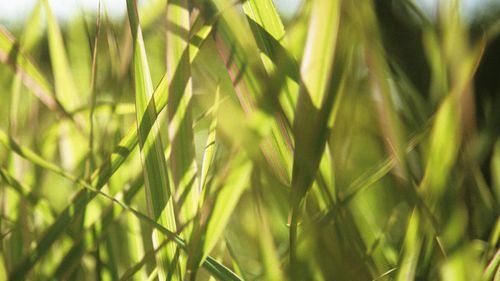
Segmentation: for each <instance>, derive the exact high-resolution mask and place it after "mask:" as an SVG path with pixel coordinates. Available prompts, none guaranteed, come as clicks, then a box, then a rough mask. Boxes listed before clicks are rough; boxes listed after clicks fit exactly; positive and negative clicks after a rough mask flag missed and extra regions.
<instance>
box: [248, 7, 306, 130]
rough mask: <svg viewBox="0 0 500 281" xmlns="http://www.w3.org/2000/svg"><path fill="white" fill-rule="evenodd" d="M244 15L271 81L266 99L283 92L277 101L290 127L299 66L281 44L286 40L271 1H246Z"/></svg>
mask: <svg viewBox="0 0 500 281" xmlns="http://www.w3.org/2000/svg"><path fill="white" fill-rule="evenodd" d="M243 11H244V12H245V14H246V16H247V21H248V23H249V25H250V28H251V29H252V32H253V34H254V38H255V40H256V42H257V45H258V46H259V49H260V51H261V52H262V54H261V56H262V60H263V63H264V66H265V68H266V71H267V72H268V73H269V75H270V76H271V77H272V79H273V83H272V86H270V89H269V90H268V95H269V96H270V97H271V95H272V94H273V92H276V91H281V92H282V93H281V94H280V96H279V100H280V102H281V106H282V107H283V111H284V114H285V116H286V118H287V119H288V122H290V123H292V122H293V111H294V108H295V105H296V102H297V95H298V81H299V75H300V74H299V66H298V63H297V62H296V61H295V59H294V58H293V57H292V56H291V55H290V54H289V52H288V50H286V48H285V47H284V46H283V44H282V42H283V41H284V39H285V28H284V26H283V23H282V22H281V19H280V17H279V15H278V12H277V11H276V8H275V6H274V4H273V2H272V1H270V0H250V1H245V3H244V4H243Z"/></svg>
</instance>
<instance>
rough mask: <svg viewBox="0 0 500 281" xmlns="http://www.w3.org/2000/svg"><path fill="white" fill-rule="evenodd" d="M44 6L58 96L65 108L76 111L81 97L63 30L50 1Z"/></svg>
mask: <svg viewBox="0 0 500 281" xmlns="http://www.w3.org/2000/svg"><path fill="white" fill-rule="evenodd" d="M43 4H44V8H45V14H46V16H47V30H48V37H49V39H48V41H49V51H50V60H51V63H52V68H53V73H54V81H55V86H56V95H57V96H58V98H59V100H60V101H61V103H62V104H63V105H64V107H66V108H69V109H74V108H76V106H77V105H78V104H79V96H78V91H77V89H76V86H75V82H74V80H73V75H71V68H70V67H69V63H68V58H67V55H66V49H65V47H64V43H63V38H62V34H61V30H60V28H59V25H58V23H57V20H56V18H55V17H54V15H53V14H52V11H51V9H50V6H49V2H48V0H43Z"/></svg>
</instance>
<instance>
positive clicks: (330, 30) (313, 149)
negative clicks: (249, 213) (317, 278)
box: [289, 1, 342, 275]
mask: <svg viewBox="0 0 500 281" xmlns="http://www.w3.org/2000/svg"><path fill="white" fill-rule="evenodd" d="M312 5H313V7H312V10H311V15H310V17H311V18H310V22H309V31H308V39H307V45H306V47H305V53H304V57H303V59H302V65H301V77H302V84H301V88H300V93H299V99H298V102H297V109H296V115H295V121H294V136H295V154H294V159H293V170H292V190H291V199H290V200H291V201H290V220H291V221H290V238H289V239H290V264H291V265H290V266H291V272H290V273H291V274H292V275H293V274H294V272H293V271H294V270H296V269H297V268H295V267H296V266H297V265H296V262H297V261H296V258H297V257H296V242H297V223H298V212H299V209H300V205H301V202H302V200H303V198H304V196H305V195H306V192H307V190H308V189H309V188H310V187H311V185H312V183H313V181H314V178H315V176H316V173H317V170H318V166H319V163H320V160H321V155H322V154H323V151H324V147H325V143H326V139H327V135H328V132H329V128H328V121H329V119H330V114H331V112H332V109H333V100H334V95H335V94H336V93H335V90H336V89H334V88H333V87H334V85H333V84H334V82H330V80H331V77H332V71H333V64H334V54H335V49H336V41H337V31H338V27H339V21H340V6H341V1H315V2H313V4H312ZM341 75H342V72H340V71H339V73H337V75H336V77H338V78H337V79H339V80H338V81H340V78H339V76H341ZM338 81H337V82H338Z"/></svg>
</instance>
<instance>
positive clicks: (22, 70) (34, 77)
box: [0, 26, 72, 119]
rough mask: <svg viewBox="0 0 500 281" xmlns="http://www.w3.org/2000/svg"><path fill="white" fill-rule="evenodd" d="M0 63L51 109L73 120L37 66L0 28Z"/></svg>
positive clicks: (5, 31) (13, 39) (0, 27)
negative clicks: (14, 73) (17, 76)
mask: <svg viewBox="0 0 500 281" xmlns="http://www.w3.org/2000/svg"><path fill="white" fill-rule="evenodd" d="M0 62H2V63H3V64H7V65H9V66H10V67H11V68H12V69H13V70H14V71H15V72H16V73H19V75H20V76H21V79H22V81H23V83H24V84H25V85H26V87H28V88H29V89H30V90H31V91H33V93H34V94H35V95H36V97H37V98H38V99H40V101H41V102H42V103H43V104H44V105H45V106H47V107H48V108H49V109H51V110H53V111H55V112H57V113H59V114H60V115H61V116H63V117H66V118H70V119H71V118H72V117H71V115H70V114H69V113H68V112H67V111H66V109H65V107H64V106H63V105H62V104H61V103H60V102H59V101H58V99H57V98H56V97H55V95H54V92H53V90H52V87H51V85H50V83H49V82H48V81H47V79H46V78H45V77H44V76H43V74H42V73H41V72H40V71H39V70H38V68H37V67H36V66H35V64H34V63H33V62H32V61H31V60H30V59H29V57H28V56H27V55H26V54H25V53H24V52H23V51H22V50H21V48H20V46H19V45H18V43H17V41H16V40H15V38H14V36H12V34H10V33H9V32H8V31H7V30H6V29H5V28H4V27H3V26H0Z"/></svg>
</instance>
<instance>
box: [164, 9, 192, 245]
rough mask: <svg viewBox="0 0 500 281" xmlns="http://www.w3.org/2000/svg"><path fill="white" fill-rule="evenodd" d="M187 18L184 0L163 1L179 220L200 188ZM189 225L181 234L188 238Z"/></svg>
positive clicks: (186, 218)
mask: <svg viewBox="0 0 500 281" xmlns="http://www.w3.org/2000/svg"><path fill="white" fill-rule="evenodd" d="M189 32H190V19H189V7H188V1H187V0H172V1H169V2H168V4H167V35H166V37H167V38H166V41H167V46H166V59H167V76H168V81H169V84H170V86H169V102H168V119H169V127H168V132H169V139H170V145H171V153H170V166H171V169H172V178H173V183H174V185H175V197H176V204H177V206H176V207H177V208H178V211H179V220H180V221H179V223H180V224H185V223H187V222H189V221H191V220H192V219H193V218H194V217H195V216H196V213H197V210H198V201H199V197H200V191H199V190H198V176H197V167H196V158H195V148H194V140H193V121H192V112H191V108H192V98H193V89H192V78H191V65H190V61H189V50H190V48H189ZM191 231H192V226H187V227H186V228H185V230H184V231H183V233H184V234H183V235H184V236H183V237H185V239H186V240H187V241H188V243H189V240H190V236H191Z"/></svg>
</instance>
